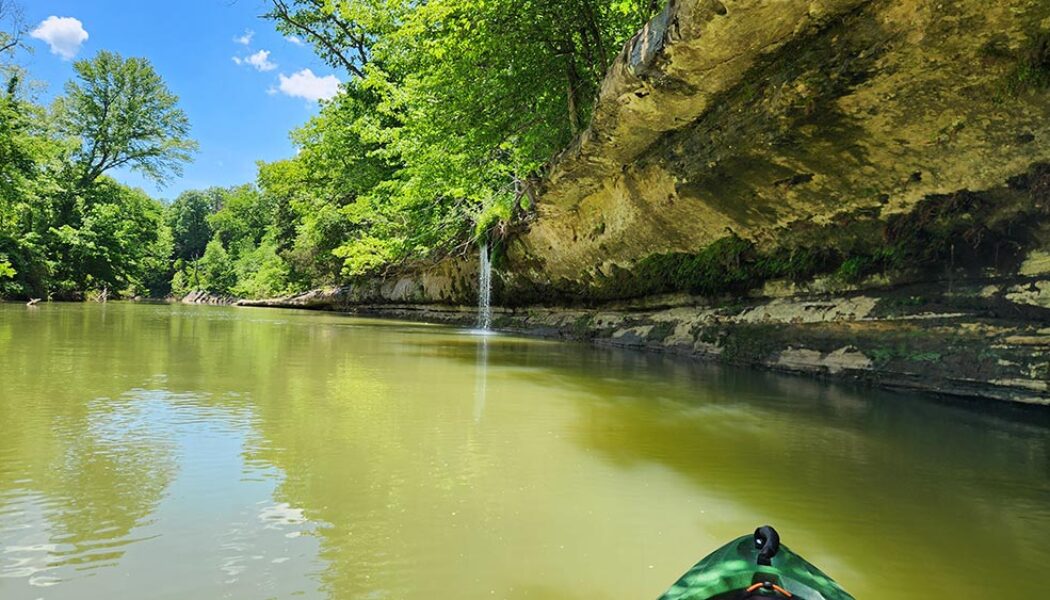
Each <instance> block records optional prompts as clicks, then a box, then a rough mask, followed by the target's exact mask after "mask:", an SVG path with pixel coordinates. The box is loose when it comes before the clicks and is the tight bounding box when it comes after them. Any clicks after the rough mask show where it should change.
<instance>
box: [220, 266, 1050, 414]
mask: <svg viewBox="0 0 1050 600" xmlns="http://www.w3.org/2000/svg"><path fill="white" fill-rule="evenodd" d="M388 287H389V289H394V288H399V289H402V290H404V289H407V288H408V287H409V286H407V284H405V283H402V284H401V285H400V286H398V285H392V286H388ZM371 289H373V290H374V289H377V288H375V287H372V288H371ZM769 291H774V290H772V289H771V290H769ZM398 299H399V296H387V297H382V296H367V297H363V296H361V295H360V290H355V288H352V287H351V288H333V289H328V290H315V291H312V292H308V293H306V294H301V295H298V296H293V297H289V298H278V299H268V300H242V301H240V302H239V303H238V304H239V305H241V306H261V307H281V308H301V309H311V310H327V311H339V312H346V313H352V314H359V315H368V316H380V317H391V318H400V319H408V320H417V321H425V322H434V323H445V324H454V325H460V326H469V325H472V324H473V323H475V321H476V318H477V316H476V310H475V308H474V307H470V306H462V305H454V304H443V303H437V302H429V303H428V302H405V301H398ZM369 300H371V301H369ZM493 324H494V327H495V328H496V329H497V330H500V331H506V332H513V333H516V334H523V335H530V336H542V337H547V338H557V339H564V340H576V341H588V342H591V343H595V344H599V345H606V346H614V347H623V348H633V349H639V350H646V351H657V352H665V353H671V354H676V355H680V356H686V357H691V358H694V359H698V360H705V361H717V362H720V363H723V364H730V365H737V366H747V367H753V368H762V369H769V370H774V371H781V372H790V373H797V374H804V375H808V376H813V377H818V378H827V379H834V380H848V381H857V382H863V383H867V384H871V385H875V386H879V387H885V388H891V389H898V390H912V391H918V392H924V393H929V394H938V395H948V396H956V397H965V398H976V399H989V400H998V401H1008V402H1017V403H1025V404H1035V405H1050V387H1048V384H1047V381H1048V378H1050V280H1047V279H1042V278H1038V277H1027V278H1011V279H996V280H970V281H964V282H951V284H950V285H949V284H947V283H937V282H934V283H921V284H911V285H902V286H899V287H895V288H889V289H881V290H865V291H856V292H845V293H793V294H787V293H785V294H783V295H781V296H779V297H765V298H748V299H738V300H735V301H732V302H722V303H713V302H709V301H704V300H703V299H700V298H694V297H689V296H684V295H677V296H675V295H672V296H663V297H653V298H647V299H643V300H637V301H634V302H619V303H607V304H604V305H601V306H594V307H548V306H530V307H515V308H494V315H493Z"/></svg>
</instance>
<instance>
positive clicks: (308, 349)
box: [0, 305, 1050, 598]
mask: <svg viewBox="0 0 1050 600" xmlns="http://www.w3.org/2000/svg"><path fill="white" fill-rule="evenodd" d="M3 310H7V308H4V309H3ZM172 310H175V311H187V312H188V313H190V314H192V318H186V319H170V318H168V316H167V315H168V312H169V311H172ZM85 314H86V315H88V316H91V318H88V317H87V316H85ZM92 315H93V316H92ZM357 323H358V322H356V321H352V320H348V319H345V318H342V317H339V316H334V315H317V314H306V313H283V312H280V311H252V310H238V311H229V310H224V309H213V308H212V307H156V308H155V309H151V308H150V307H121V306H120V305H109V306H108V307H96V306H84V307H79V306H78V307H69V309H65V308H64V307H53V306H46V307H43V308H42V309H40V310H39V311H37V313H36V314H35V316H34V317H33V318H32V319H29V320H22V319H3V318H0V373H5V374H7V373H17V374H19V375H18V377H16V378H12V381H14V384H12V383H11V381H9V382H7V384H6V385H4V386H3V387H2V388H0V423H3V424H4V432H3V433H4V434H3V435H0V514H4V513H5V511H8V510H12V507H14V506H15V504H16V503H17V502H18V501H19V499H22V500H25V499H26V498H29V494H31V493H37V494H42V495H44V496H46V497H47V502H39V504H40V505H41V506H43V505H47V506H48V507H49V509H48V510H49V514H48V515H47V517H48V520H49V522H50V526H51V531H50V533H49V536H50V537H49V540H50V541H51V543H54V544H56V550H55V556H56V557H58V560H66V561H72V560H89V561H96V562H95V563H94V564H111V563H112V562H113V561H115V560H116V559H117V558H119V555H120V552H121V550H120V545H119V544H120V543H122V542H126V541H127V540H128V539H130V538H131V537H133V536H134V535H135V533H134V530H135V528H136V527H137V526H139V525H141V524H142V523H143V522H145V521H148V520H149V518H150V514H151V512H152V511H154V510H155V508H156V506H157V504H158V502H159V500H160V498H162V497H163V495H164V493H165V490H166V489H167V486H168V485H170V483H171V481H172V479H173V477H174V474H175V470H176V468H177V465H176V461H177V458H178V457H177V456H175V455H174V454H173V452H174V451H173V449H172V446H171V444H170V440H169V439H168V437H166V436H168V435H169V432H165V431H158V430H156V428H154V427H151V423H154V422H155V421H156V420H157V419H155V418H154V417H155V416H156V415H155V414H153V413H151V411H154V410H161V409H160V408H158V406H159V405H160V404H163V403H161V402H160V401H159V400H157V399H156V398H154V397H152V396H151V395H150V393H149V392H146V391H141V390H140V388H145V389H154V390H163V391H164V392H165V393H166V394H167V396H166V398H167V400H165V402H167V403H168V404H166V405H165V406H168V405H170V403H171V402H172V400H171V398H173V397H174V398H178V397H179V396H178V395H179V394H182V393H184V392H189V393H192V394H194V395H193V398H192V402H193V403H194V404H195V406H196V407H197V408H200V409H202V410H204V411H205V413H204V415H203V418H209V417H208V415H207V410H214V411H215V418H216V419H219V420H224V421H234V420H237V421H238V423H239V425H243V426H245V427H250V434H249V436H250V437H249V442H248V444H247V447H246V448H245V450H244V452H245V460H246V461H247V462H248V463H249V464H254V465H272V466H274V467H277V468H278V469H280V470H281V472H282V473H283V478H282V480H281V482H280V484H279V487H278V489H277V493H276V496H277V497H276V498H274V501H275V502H277V503H278V504H280V505H281V506H288V507H294V509H295V510H299V509H301V510H302V515H303V516H304V517H305V518H307V519H309V520H311V521H312V522H314V523H316V524H317V525H318V527H317V528H316V529H315V530H314V532H313V534H312V535H314V536H316V538H317V540H318V541H319V544H320V554H321V558H322V559H323V560H324V561H325V563H326V564H325V567H324V568H323V569H322V571H321V572H320V573H319V578H320V579H321V580H322V582H323V583H324V584H325V585H326V586H327V587H328V588H329V589H330V590H331V591H333V592H338V593H339V594H341V595H350V596H352V595H354V594H360V595H363V594H365V593H369V592H376V591H385V592H386V593H387V595H388V596H389V597H413V596H416V595H418V592H419V591H420V590H419V589H418V586H419V585H420V583H419V582H421V581H429V582H430V583H431V588H432V589H434V590H438V591H440V592H448V593H452V591H458V592H460V593H462V595H463V596H464V597H470V596H472V594H473V593H474V592H477V593H478V594H480V593H482V592H483V591H484V593H487V588H486V589H484V590H482V588H483V587H484V586H485V585H487V584H489V583H491V582H492V581H494V580H495V579H487V580H486V579H484V578H485V577H486V576H488V575H487V574H490V573H491V572H493V571H495V570H497V569H499V568H505V565H506V564H511V563H513V564H518V565H520V573H521V581H520V583H521V585H520V587H518V588H517V589H516V591H507V593H506V595H507V596H508V597H519V596H520V597H534V596H536V597H548V598H555V597H565V594H567V593H569V592H567V591H566V589H567V587H568V586H566V588H563V589H559V588H558V587H557V585H554V587H552V588H540V587H536V584H537V582H538V581H539V578H540V577H543V578H545V579H544V585H546V584H547V583H548V582H550V581H555V582H556V581H558V579H557V578H558V577H559V576H563V575H564V574H562V573H559V572H551V571H550V569H552V567H551V566H550V565H551V564H571V565H573V567H574V569H578V571H577V572H575V573H573V574H572V577H573V578H574V579H573V580H575V581H591V580H594V581H601V579H600V574H597V573H590V572H586V571H584V569H588V568H592V567H593V568H594V569H596V570H603V569H608V568H609V567H608V565H601V564H598V565H592V566H588V564H587V561H586V560H585V559H584V557H583V552H584V549H585V548H594V547H602V548H603V551H609V549H608V548H605V547H604V545H603V541H602V540H604V539H605V538H602V539H599V540H583V541H581V545H580V547H578V548H570V549H568V550H566V551H565V552H566V554H565V555H564V556H562V555H557V554H556V552H557V550H558V548H557V547H555V548H553V549H547V550H549V551H548V552H547V555H542V554H541V553H538V552H536V549H537V548H538V547H541V546H540V545H541V544H542V543H544V542H545V540H546V538H544V537H543V536H549V535H551V530H554V531H555V533H557V530H558V529H559V528H561V529H564V530H565V531H566V532H567V533H566V535H569V536H570V537H571V534H573V533H574V532H579V531H585V532H587V533H589V534H593V535H599V534H601V532H600V531H596V530H595V529H594V528H593V527H591V524H592V523H593V522H592V521H587V520H586V519H587V518H588V517H586V515H585V512H586V510H589V509H590V507H587V506H573V505H572V503H573V502H575V501H576V500H577V497H575V496H571V495H567V496H566V497H565V498H564V500H563V502H564V503H565V504H564V505H562V506H548V505H545V504H544V502H551V501H552V500H551V498H549V497H548V496H549V490H547V489H542V486H544V485H545V484H547V483H549V484H550V486H552V489H558V490H562V489H564V490H570V489H574V488H571V486H568V485H567V484H566V483H565V482H566V481H567V480H569V479H571V478H572V477H573V476H575V475H576V473H577V472H579V473H581V474H585V473H590V472H591V471H588V470H586V469H583V468H582V467H579V465H575V464H572V463H571V462H566V461H564V460H562V455H560V454H559V455H555V456H551V455H548V453H549V452H550V451H551V448H563V447H562V446H558V445H557V441H556V440H557V439H559V438H557V436H558V435H561V434H562V433H566V438H565V442H566V443H567V444H568V445H569V446H571V448H575V449H576V450H578V451H580V452H582V453H584V454H585V455H586V456H588V457H592V456H593V457H595V459H596V460H597V462H598V463H599V464H602V465H605V466H606V467H607V468H608V469H610V471H611V472H613V473H615V474H616V476H617V477H622V478H623V481H622V482H619V481H616V482H614V483H618V484H619V485H620V487H622V486H623V485H627V484H626V483H624V482H627V481H635V480H634V479H631V478H632V477H636V476H637V475H638V473H645V472H648V471H651V470H654V469H655V470H657V471H658V472H663V471H668V472H672V473H674V474H677V476H680V477H682V478H684V480H686V481H688V482H689V485H690V486H692V487H693V488H694V489H696V490H697V492H698V497H703V498H705V499H707V501H709V502H710V503H711V504H709V505H707V506H706V507H705V508H706V509H707V512H706V513H704V514H701V513H699V507H698V511H697V515H696V519H695V520H694V521H690V522H684V523H682V524H681V527H682V528H685V529H688V530H690V531H689V532H688V535H689V536H690V537H691V536H692V535H693V533H692V530H694V529H695V530H696V533H697V534H700V533H703V532H705V531H715V532H717V534H718V536H722V537H726V536H728V535H729V534H730V533H731V534H733V535H736V534H738V533H739V531H738V530H739V529H741V528H744V529H745V530H746V529H747V528H748V527H752V526H754V525H755V524H756V523H753V522H752V521H754V520H756V519H757V520H763V521H765V520H771V521H774V522H775V524H776V525H778V526H780V527H781V529H786V530H787V531H790V533H789V534H787V535H789V536H790V537H788V541H789V543H791V542H793V543H792V544H791V545H793V546H795V548H796V549H798V550H802V551H803V552H804V553H805V554H806V555H807V556H808V557H810V558H813V559H814V560H815V561H816V562H817V563H818V564H820V565H821V566H827V567H828V570H829V571H832V574H833V575H837V576H839V577H840V579H843V581H844V583H847V584H848V583H851V582H852V583H856V584H857V585H858V586H859V587H860V590H856V589H855V590H854V592H855V593H857V592H858V591H859V592H860V593H859V594H858V595H859V596H861V597H862V596H864V593H863V589H864V586H868V589H872V590H874V589H875V588H876V587H878V586H879V585H882V586H891V587H892V586H904V585H908V584H910V583H914V581H915V578H916V577H918V576H921V577H923V578H924V581H927V582H928V585H930V586H934V585H938V586H939V585H942V584H943V585H944V586H945V588H944V589H949V588H954V587H955V586H956V585H959V584H962V585H967V586H970V587H971V589H976V590H982V589H990V588H991V586H996V585H998V586H1001V587H1000V589H1010V588H1009V586H1010V585H1017V584H1016V581H1010V580H1009V579H1010V578H1011V577H1012V576H1013V575H1014V574H1016V573H1017V567H1016V565H1018V564H1020V565H1032V566H1033V567H1034V565H1035V564H1037V563H1039V564H1041V562H1042V561H1045V560H1046V559H1047V558H1048V557H1047V556H1046V549H1045V547H1044V546H1041V545H1039V544H1040V543H1041V542H1040V540H1041V539H1042V538H1044V537H1045V536H1046V535H1047V534H1048V532H1047V527H1048V523H1050V515H1048V511H1050V508H1048V506H1047V505H1046V503H1045V498H1046V497H1048V496H1050V484H1048V474H1047V473H1048V469H1047V467H1048V464H1050V463H1048V456H1050V436H1047V435H1046V434H1047V431H1048V429H1047V426H1046V425H1045V424H1041V423H1031V422H1026V421H1030V420H1031V419H1028V417H1027V416H1022V418H1014V417H1011V416H1005V417H1003V418H996V417H991V416H989V415H988V414H987V413H986V412H985V413H979V412H975V411H971V410H968V409H964V408H953V407H949V406H944V405H940V404H936V403H931V402H927V401H924V400H918V399H914V398H907V397H899V396H893V395H888V394H880V393H873V392H869V391H865V392H863V393H861V392H857V391H851V390H850V389H848V388H842V387H834V386H830V387H829V386H822V385H818V384H816V383H814V382H811V381H807V380H804V379H798V378H790V377H779V376H772V375H765V374H760V373H755V372H751V371H737V370H723V369H718V368H714V367H705V366H697V365H695V364H690V363H684V362H679V361H675V360H669V359H665V358H663V357H653V356H651V355H640V354H633V353H627V352H616V351H603V350H594V349H588V348H580V347H576V346H573V345H561V344H550V343H546V342H539V341H530V340H525V341H523V340H515V339H513V338H506V337H503V336H498V337H493V338H486V339H484V344H483V345H479V341H478V338H473V337H468V336H460V335H456V334H454V333H451V332H449V331H448V330H441V329H433V328H427V327H416V326H409V325H403V326H402V325H391V324H384V325H383V326H382V327H380V328H378V329H360V328H359V326H358V325H357ZM73 338H82V339H83V338H87V339H92V340H94V344H93V345H92V346H91V348H78V347H75V346H73V345H67V344H66V343H65V342H64V340H69V339H73ZM24 340H34V344H33V345H28V344H25V343H24ZM128 390H136V391H133V392H131V393H126V392H128ZM201 391H207V392H208V393H209V395H202V394H200V392H201ZM550 397H555V399H554V400H551V398H550ZM187 401H189V400H187ZM552 406H554V407H564V412H562V408H559V409H558V410H557V411H555V410H553V409H552ZM197 414H198V416H200V415H199V413H197ZM552 436H554V437H552ZM552 440H555V441H552ZM566 456H568V454H566ZM587 468H588V469H593V466H589V467H587ZM600 484H601V482H600V481H597V480H596V481H594V482H589V481H588V482H581V483H580V484H579V485H580V486H581V487H580V489H585V490H589V489H590V488H591V487H593V486H595V485H600ZM557 486H562V487H557ZM623 491H624V492H625V493H626V492H632V493H637V494H639V495H640V496H642V497H643V501H642V502H641V503H640V505H646V506H647V505H653V506H659V505H660V502H662V501H664V500H666V499H664V498H659V497H651V498H644V493H645V492H644V490H641V491H640V490H623ZM565 493H566V494H568V493H569V492H568V491H566V492H565ZM614 493H616V492H615V491H614ZM579 498H581V499H586V500H587V501H595V500H596V499H597V500H601V493H600V492H598V491H587V492H586V493H583V494H581V495H580V496H579ZM609 502H610V504H609V505H607V506H606V507H605V508H610V507H614V508H617V509H619V508H621V507H622V501H620V500H616V499H615V498H611V499H610V500H609ZM617 502H619V503H617ZM282 503H283V504H282ZM5 504H6V506H5ZM594 510H595V511H597V512H598V513H599V514H600V512H601V510H602V507H595V509H594ZM574 511H577V513H578V514H576V513H574ZM705 514H706V516H704V515H705ZM593 518H597V517H593ZM580 523H583V524H582V525H580ZM622 525H626V522H625V523H624V524H622ZM948 525H950V530H951V531H954V532H955V534H953V535H957V536H960V537H963V538H966V540H967V541H966V543H967V544H968V545H969V546H972V547H974V548H981V551H980V552H979V553H977V554H970V555H965V554H964V555H955V556H954V557H953V556H952V555H947V554H943V553H941V552H939V550H940V548H941V547H942V541H943V532H944V531H945V528H946V526H948ZM619 526H621V524H617V523H605V524H604V527H605V528H606V529H607V530H608V534H607V535H608V540H610V541H611V540H617V539H621V538H620V537H619V535H620V534H617V533H616V529H617V528H618V527H619ZM588 527H591V528H590V529H588ZM0 528H2V525H0ZM8 535H10V533H9V532H2V533H0V539H3V538H2V536H8ZM577 537H579V536H577ZM712 537H716V536H712ZM858 539H860V540H862V543H858ZM583 542H586V543H585V544H584V543H583ZM109 543H114V544H115V545H113V546H108V545H107V544H109ZM605 545H607V544H605ZM523 548H529V549H531V550H532V551H531V552H522V551H519V549H523ZM807 548H815V549H817V551H816V555H813V552H806V549H807ZM902 548H905V549H906V550H902ZM703 550H704V548H702V547H701V545H700V544H697V547H696V549H695V552H696V554H697V555H696V556H683V557H681V558H682V562H683V564H685V563H688V562H689V560H691V559H695V558H698V557H699V554H701V553H702V552H703ZM512 551H513V552H514V553H515V555H514V556H510V555H509V553H511V552H512ZM690 551H693V550H690ZM62 553H65V554H62ZM821 553H823V556H821ZM914 556H923V557H924V559H923V560H922V561H918V562H916V561H910V562H911V563H912V564H904V561H909V559H910V558H911V557H914ZM966 556H979V557H981V558H982V559H983V566H981V565H977V564H975V563H974V562H973V561H972V560H967V559H966ZM420 557H431V559H430V560H429V561H422V562H417V559H419V558H420ZM960 557H961V558H960ZM530 561H531V562H530ZM1011 563H1012V564H1013V565H1014V566H1013V567H1011V566H1009V564H1011ZM0 564H2V563H0ZM450 565H453V566H454V567H455V569H452V570H450V569H449V566H450ZM861 567H867V569H865V570H862V569H861ZM0 568H2V567H0ZM836 568H837V569H838V570H839V571H841V572H842V573H843V575H839V572H836ZM545 569H546V571H545ZM1033 570H1034V568H1033ZM889 571H894V572H895V573H896V575H895V577H894V578H890V579H885V578H883V580H882V581H881V582H879V583H878V584H876V583H874V582H873V579H874V578H875V577H876V575H879V574H882V575H884V574H885V573H886V572H889ZM473 572H476V573H478V579H477V580H476V581H464V580H463V574H464V573H473ZM406 573H411V574H412V575H411V576H410V577H409V576H406V575H405V574H406ZM502 576H503V577H504V578H505V579H504V580H500V581H504V582H505V581H506V580H508V579H513V577H512V576H511V575H506V574H504V575H502ZM492 577H493V578H495V577H496V576H495V575H493V576H492ZM949 580H950V581H949ZM887 581H888V583H887ZM668 583H669V582H668ZM530 586H531V587H530ZM656 591H659V590H656ZM654 593H655V592H654ZM439 595H440V594H439ZM597 595H599V596H600V595H601V594H597ZM869 595H870V594H869ZM898 595H901V594H900V593H898Z"/></svg>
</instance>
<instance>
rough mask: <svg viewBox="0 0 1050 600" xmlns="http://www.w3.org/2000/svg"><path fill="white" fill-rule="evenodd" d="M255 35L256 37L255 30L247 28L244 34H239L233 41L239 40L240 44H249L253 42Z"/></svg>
mask: <svg viewBox="0 0 1050 600" xmlns="http://www.w3.org/2000/svg"><path fill="white" fill-rule="evenodd" d="M253 37H255V32H254V31H252V30H251V29H245V30H244V35H239V36H237V37H235V38H233V41H235V42H237V43H238V44H243V45H245V46H247V45H248V44H250V43H252V38H253Z"/></svg>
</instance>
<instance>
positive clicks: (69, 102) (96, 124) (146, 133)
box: [56, 51, 197, 187]
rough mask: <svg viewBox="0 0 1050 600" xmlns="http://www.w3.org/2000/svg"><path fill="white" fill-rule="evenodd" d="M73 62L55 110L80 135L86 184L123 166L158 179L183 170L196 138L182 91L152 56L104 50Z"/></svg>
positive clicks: (78, 157) (79, 163)
mask: <svg viewBox="0 0 1050 600" xmlns="http://www.w3.org/2000/svg"><path fill="white" fill-rule="evenodd" d="M73 68H74V70H75V71H76V79H75V80H73V81H70V82H69V83H67V84H66V88H65V96H64V97H62V98H59V99H58V101H57V102H56V114H57V116H58V124H59V128H60V130H61V131H62V132H63V133H65V134H67V135H71V136H74V137H77V138H79V139H80V140H81V146H80V148H79V149H78V150H77V152H76V153H75V155H74V157H73V158H74V162H75V165H76V169H77V171H78V182H79V185H80V186H81V187H85V186H87V185H90V184H91V183H92V182H94V181H95V180H96V179H98V177H99V176H100V175H102V174H103V173H105V172H106V171H108V170H110V169H114V168H117V167H121V166H128V167H130V168H132V169H134V170H137V171H139V172H141V173H142V174H143V175H145V176H146V177H148V178H150V179H152V180H154V181H157V182H158V183H163V182H164V181H165V180H166V179H167V178H168V177H170V176H173V175H179V174H181V172H182V164H183V163H185V162H188V161H189V160H190V159H191V158H192V153H193V152H194V151H196V149H197V143H196V142H195V141H193V140H192V139H190V138H189V137H188V135H189V130H190V124H189V119H188V118H187V117H186V113H184V112H183V111H182V110H181V109H180V108H178V97H176V96H175V95H174V94H172V93H171V92H170V91H169V90H168V88H167V87H166V86H165V85H164V82H163V80H161V78H160V76H159V75H157V73H156V71H154V70H153V66H152V65H151V64H150V62H149V61H148V60H146V59H144V58H129V59H126V60H125V59H124V58H122V57H121V56H120V55H119V54H117V53H115V52H108V51H102V52H99V53H98V54H97V55H96V56H95V57H94V58H92V59H90V60H80V61H77V62H75V63H74V64H73Z"/></svg>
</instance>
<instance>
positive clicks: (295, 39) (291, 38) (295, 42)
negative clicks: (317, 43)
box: [284, 35, 303, 46]
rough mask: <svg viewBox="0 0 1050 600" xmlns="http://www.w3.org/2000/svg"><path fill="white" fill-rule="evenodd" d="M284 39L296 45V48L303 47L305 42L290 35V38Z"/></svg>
mask: <svg viewBox="0 0 1050 600" xmlns="http://www.w3.org/2000/svg"><path fill="white" fill-rule="evenodd" d="M284 39H285V40H287V41H289V42H291V43H293V44H295V45H296V46H302V45H303V40H301V39H299V37H298V36H294V35H290V36H288V37H286V38H284Z"/></svg>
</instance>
